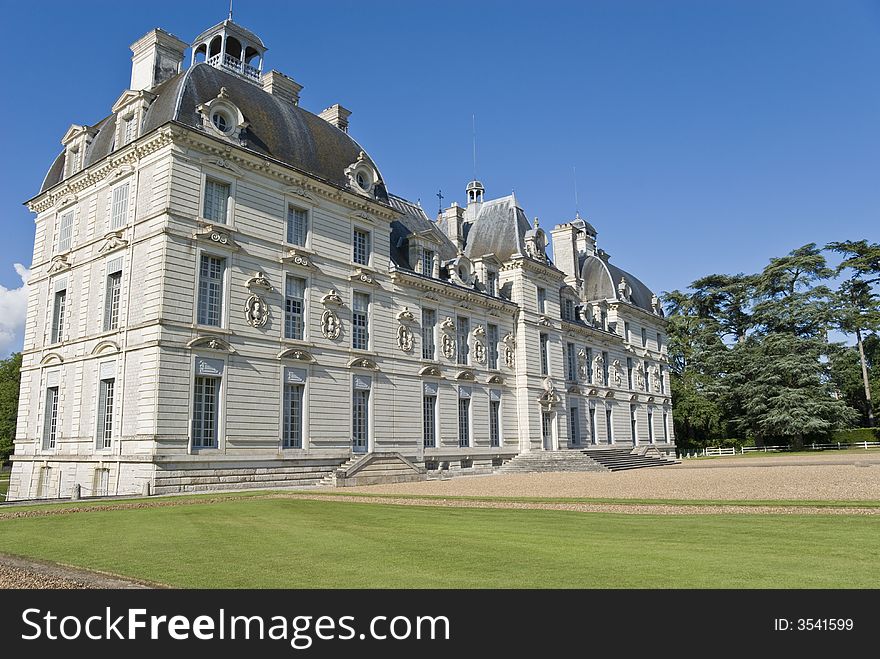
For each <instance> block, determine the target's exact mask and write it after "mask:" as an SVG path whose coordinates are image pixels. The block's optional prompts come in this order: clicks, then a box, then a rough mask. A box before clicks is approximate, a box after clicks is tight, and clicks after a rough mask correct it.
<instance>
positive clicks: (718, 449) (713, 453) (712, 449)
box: [679, 442, 880, 458]
mask: <svg viewBox="0 0 880 659" xmlns="http://www.w3.org/2000/svg"><path fill="white" fill-rule="evenodd" d="M872 448H880V442H856V443H854V444H846V443H842V442H837V443H834V444H816V443H813V444H804V446H803V447H802V448H801V449H799V450H801V451H842V450H847V449H864V450H866V451H867V450H869V449H872ZM791 450H792V448H791V447H790V446H743V447H741V448H740V450H739V453H740V454H745V453H754V452H761V453H782V452H788V451H791ZM736 454H737V451H736V448H735V447H733V446H727V447H724V446H708V447H706V448H704V449H698V450H695V451H689V452H686V453H683V454H681V455H680V456H679V457H682V458H702V457H718V456H721V455H736Z"/></svg>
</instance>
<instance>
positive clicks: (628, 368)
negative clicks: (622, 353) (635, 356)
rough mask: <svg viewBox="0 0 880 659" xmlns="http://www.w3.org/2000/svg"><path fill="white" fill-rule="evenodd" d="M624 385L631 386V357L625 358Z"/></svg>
mask: <svg viewBox="0 0 880 659" xmlns="http://www.w3.org/2000/svg"><path fill="white" fill-rule="evenodd" d="M626 385H627V388H629V389H632V388H633V360H632V357H627V358H626Z"/></svg>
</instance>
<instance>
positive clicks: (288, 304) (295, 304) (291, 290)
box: [284, 276, 306, 341]
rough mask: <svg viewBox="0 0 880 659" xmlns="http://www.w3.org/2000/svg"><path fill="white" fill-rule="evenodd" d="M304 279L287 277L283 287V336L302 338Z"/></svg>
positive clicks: (304, 301) (286, 337)
mask: <svg viewBox="0 0 880 659" xmlns="http://www.w3.org/2000/svg"><path fill="white" fill-rule="evenodd" d="M305 308H306V280H305V279H303V278H301V277H291V276H288V277H287V282H286V284H285V287H284V338H285V339H298V340H300V341H302V340H303V337H304V328H305Z"/></svg>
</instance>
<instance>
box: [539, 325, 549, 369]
mask: <svg viewBox="0 0 880 659" xmlns="http://www.w3.org/2000/svg"><path fill="white" fill-rule="evenodd" d="M540 341H541V375H547V374H548V373H549V372H550V358H549V355H548V354H547V335H546V334H541V336H540Z"/></svg>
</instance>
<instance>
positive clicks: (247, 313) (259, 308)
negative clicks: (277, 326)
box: [244, 295, 269, 327]
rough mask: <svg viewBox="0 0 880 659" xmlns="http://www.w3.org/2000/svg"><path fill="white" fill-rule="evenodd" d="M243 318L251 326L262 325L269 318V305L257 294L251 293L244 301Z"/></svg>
mask: <svg viewBox="0 0 880 659" xmlns="http://www.w3.org/2000/svg"><path fill="white" fill-rule="evenodd" d="M244 319H245V320H246V321H247V324H248V325H250V326H251V327H264V326H265V325H266V323H267V322H268V320H269V307H268V306H267V305H266V300H264V299H263V298H261V297H260V296H259V295H251V296H250V297H249V298H248V299H247V301H246V302H245V303H244Z"/></svg>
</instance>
